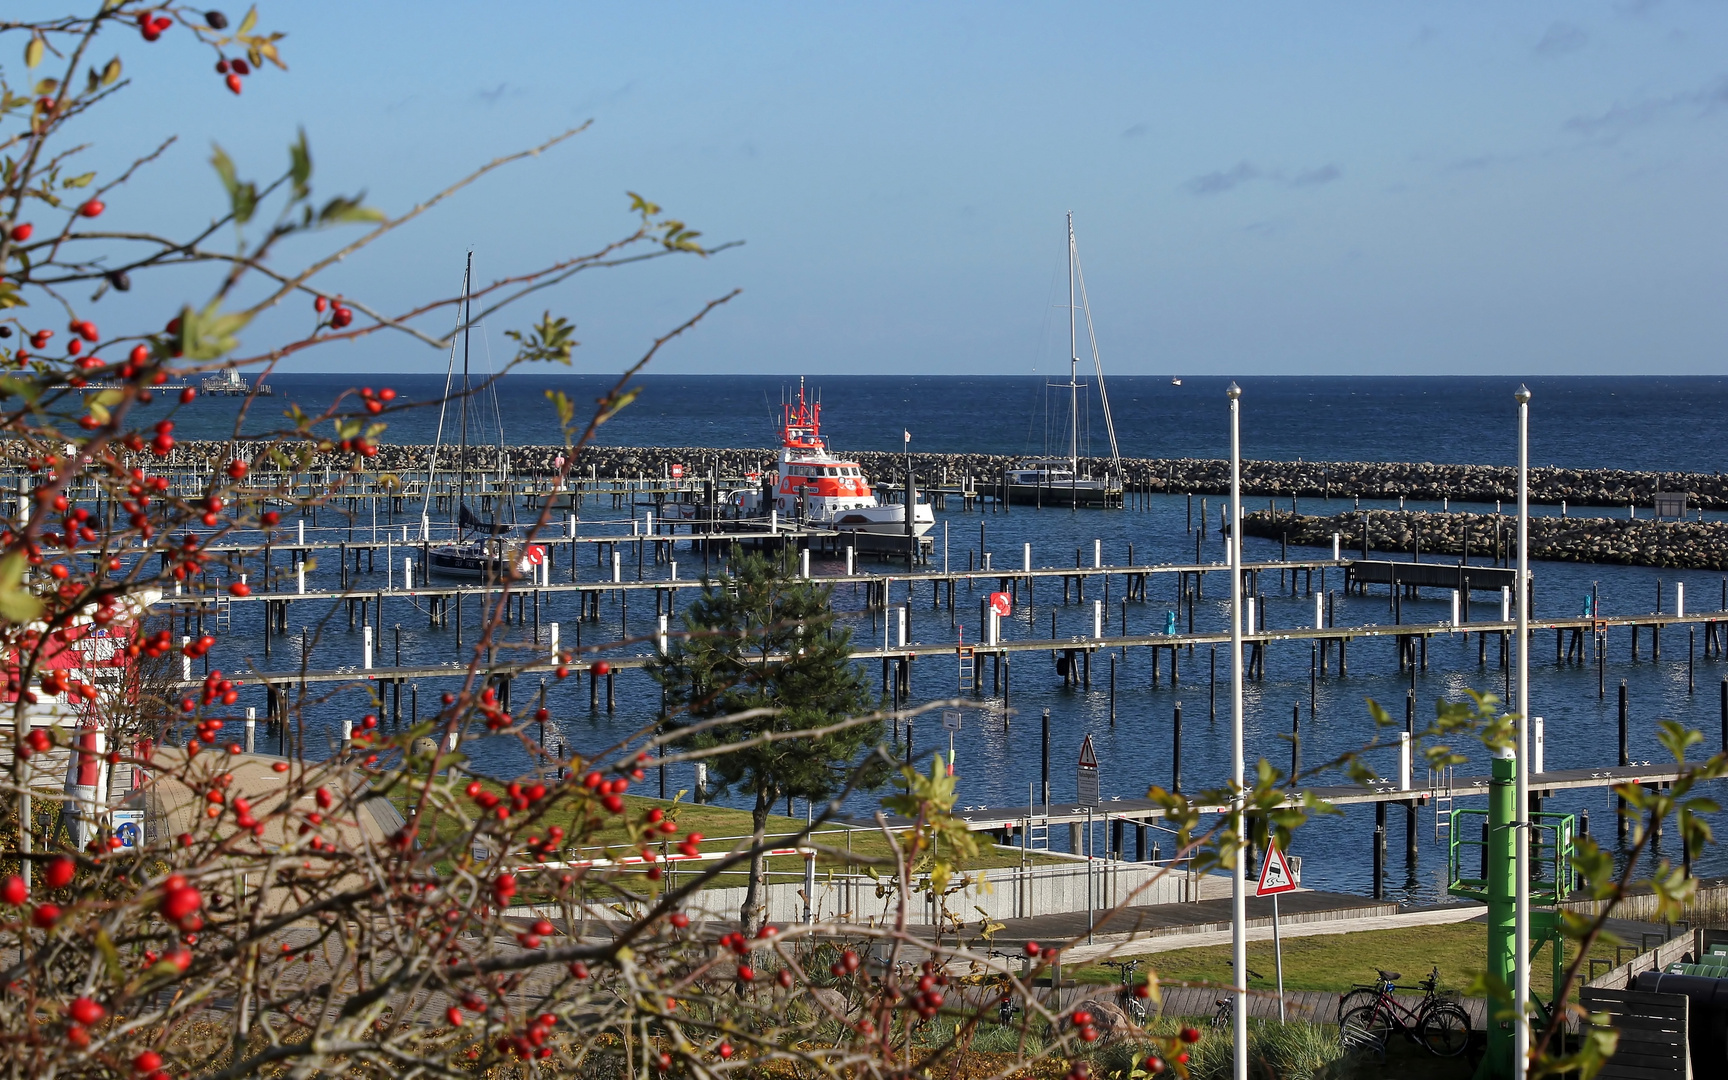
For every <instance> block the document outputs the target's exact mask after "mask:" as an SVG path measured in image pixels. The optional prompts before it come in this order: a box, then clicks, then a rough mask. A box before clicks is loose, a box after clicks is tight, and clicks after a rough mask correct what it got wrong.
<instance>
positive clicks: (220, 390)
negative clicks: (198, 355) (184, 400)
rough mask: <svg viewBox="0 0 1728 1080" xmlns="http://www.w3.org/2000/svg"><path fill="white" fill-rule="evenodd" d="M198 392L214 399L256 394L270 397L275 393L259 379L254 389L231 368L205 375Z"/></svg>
mask: <svg viewBox="0 0 1728 1080" xmlns="http://www.w3.org/2000/svg"><path fill="white" fill-rule="evenodd" d="M198 390H199V392H200V393H203V394H209V395H214V396H216V397H245V396H247V395H248V394H256V395H258V396H259V397H271V396H273V395H274V394H275V393H276V391H274V390H272V389H271V388H270V384H269V383H267V382H264V381H263V380H262V379H260V380H259V382H258V385H257V386H256V387H254V386H253V385H252V384H251V383H248V382H247V381H246V380H245V379H244V378H243V377H242V376H241V375H240V373H239V372H238V371H236V370H234V369H233V368H229V369H227V370H226V371H219V372H217V373H216V374H214V375H206V376H205V377H204V381H203V382H202V383H200V384H199V386H198Z"/></svg>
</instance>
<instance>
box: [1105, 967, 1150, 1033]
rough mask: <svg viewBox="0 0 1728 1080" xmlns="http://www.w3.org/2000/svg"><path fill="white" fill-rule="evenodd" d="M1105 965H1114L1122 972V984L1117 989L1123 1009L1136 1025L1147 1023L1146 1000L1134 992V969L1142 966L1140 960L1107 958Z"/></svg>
mask: <svg viewBox="0 0 1728 1080" xmlns="http://www.w3.org/2000/svg"><path fill="white" fill-rule="evenodd" d="M1104 966H1105V967H1113V968H1116V969H1118V970H1119V971H1120V972H1121V973H1122V986H1121V988H1120V989H1119V990H1117V991H1116V996H1117V997H1118V998H1119V999H1120V1000H1121V1004H1122V1011H1123V1012H1124V1013H1125V1014H1127V1016H1128V1019H1130V1020H1132V1021H1134V1023H1135V1024H1136V1025H1142V1024H1145V1023H1146V1001H1145V999H1143V998H1142V997H1141V996H1140V995H1139V994H1136V993H1135V992H1134V971H1135V969H1136V968H1138V967H1139V966H1140V961H1138V960H1106V961H1104Z"/></svg>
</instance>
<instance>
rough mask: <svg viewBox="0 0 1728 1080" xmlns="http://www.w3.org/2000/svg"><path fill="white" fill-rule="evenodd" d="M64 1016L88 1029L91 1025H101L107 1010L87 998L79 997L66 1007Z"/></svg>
mask: <svg viewBox="0 0 1728 1080" xmlns="http://www.w3.org/2000/svg"><path fill="white" fill-rule="evenodd" d="M66 1014H67V1015H68V1016H70V1017H72V1019H74V1020H76V1021H78V1022H79V1023H80V1024H83V1025H84V1026H85V1027H89V1026H91V1025H92V1024H99V1023H101V1022H102V1018H103V1017H104V1016H107V1015H108V1010H107V1009H104V1008H103V1007H102V1006H100V1005H98V1004H97V1003H96V1002H94V1001H91V1000H90V999H89V998H87V997H81V998H74V999H73V1000H72V1004H70V1005H68V1006H67V1007H66Z"/></svg>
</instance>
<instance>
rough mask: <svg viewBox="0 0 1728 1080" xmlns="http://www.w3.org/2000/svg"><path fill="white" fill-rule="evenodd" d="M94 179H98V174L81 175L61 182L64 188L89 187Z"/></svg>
mask: <svg viewBox="0 0 1728 1080" xmlns="http://www.w3.org/2000/svg"><path fill="white" fill-rule="evenodd" d="M94 179H96V174H95V173H93V172H87V173H81V174H79V175H78V176H73V177H70V178H68V179H65V180H62V181H60V186H61V187H63V188H81V187H89V186H90V181H92V180H94Z"/></svg>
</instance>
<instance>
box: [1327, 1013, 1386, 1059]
mask: <svg viewBox="0 0 1728 1080" xmlns="http://www.w3.org/2000/svg"><path fill="white" fill-rule="evenodd" d="M1381 1013H1382V1010H1379V1009H1376V1008H1375V1007H1374V1006H1373V1005H1371V1004H1370V1005H1358V1006H1356V1007H1355V1008H1354V1009H1351V1010H1350V1011H1349V1012H1347V1013H1345V1014H1344V1015H1343V1016H1341V1017H1339V1019H1338V1042H1339V1045H1340V1046H1342V1047H1343V1048H1344V1054H1345V1056H1347V1057H1348V1056H1353V1055H1372V1056H1373V1057H1375V1058H1377V1059H1380V1060H1384V1059H1385V1057H1386V1035H1387V1032H1388V1031H1389V1030H1390V1027H1391V1025H1390V1024H1389V1023H1388V1022H1387V1020H1386V1018H1385V1017H1384V1016H1383V1015H1381Z"/></svg>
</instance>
